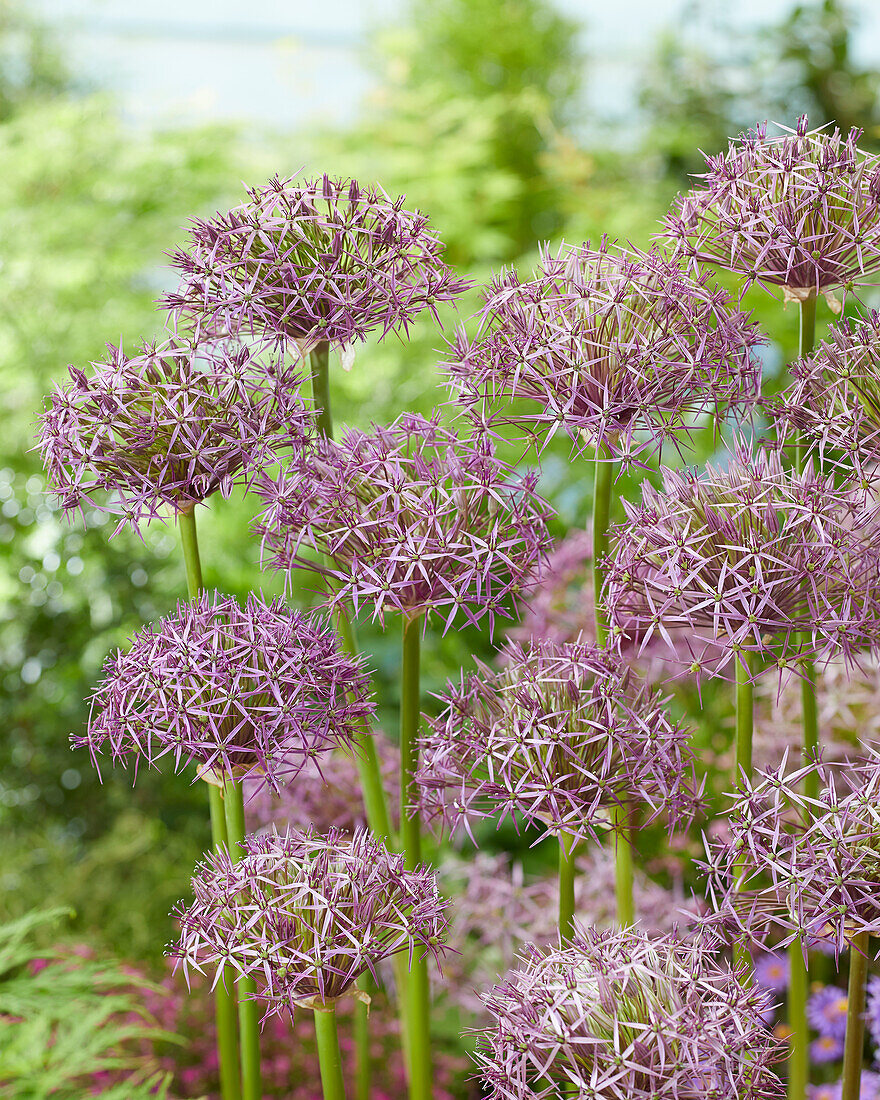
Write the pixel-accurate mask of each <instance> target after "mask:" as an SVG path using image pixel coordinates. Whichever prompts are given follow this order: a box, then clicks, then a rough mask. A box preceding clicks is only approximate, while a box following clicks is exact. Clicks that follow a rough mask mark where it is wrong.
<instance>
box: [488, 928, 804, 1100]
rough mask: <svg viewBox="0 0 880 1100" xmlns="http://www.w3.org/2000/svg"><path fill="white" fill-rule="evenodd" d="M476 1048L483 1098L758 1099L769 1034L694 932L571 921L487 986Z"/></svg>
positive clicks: (770, 1056)
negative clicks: (683, 936) (566, 934)
mask: <svg viewBox="0 0 880 1100" xmlns="http://www.w3.org/2000/svg"><path fill="white" fill-rule="evenodd" d="M485 1001H486V1006H487V1008H488V1009H489V1012H490V1013H491V1015H492V1017H493V1022H492V1025H491V1026H490V1027H489V1028H487V1029H486V1031H485V1032H484V1034H483V1036H482V1040H481V1045H480V1047H479V1048H478V1052H477V1060H478V1062H479V1065H480V1069H481V1072H482V1077H483V1080H484V1083H485V1086H486V1089H487V1095H488V1096H489V1097H491V1100H523V1098H524V1097H530V1098H531V1097H535V1098H536V1100H538V1098H547V1100H549V1098H551V1097H557V1096H560V1095H565V1094H566V1090H567V1089H568V1090H570V1091H571V1092H572V1095H576V1096H578V1097H590V1098H591V1100H657V1098H658V1097H662V1098H668V1100H697V1098H703V1097H709V1096H711V1097H717V1098H719V1100H722V1098H723V1100H769V1098H771V1097H778V1096H781V1095H783V1087H782V1084H781V1082H780V1080H779V1078H778V1076H777V1075H776V1073H775V1071H774V1069H773V1065H774V1063H775V1062H777V1061H779V1060H781V1058H782V1047H781V1044H780V1043H779V1042H778V1040H776V1039H775V1038H774V1037H773V1035H772V1034H771V1033H770V1032H769V1031H768V1029H767V1028H766V1026H765V1025H764V1023H763V1020H762V1018H761V1016H762V1012H763V1011H764V1009H765V1008H766V1004H767V994H766V993H763V992H761V991H759V990H755V989H753V988H747V987H745V986H743V985H742V984H741V983H740V982H739V981H738V980H737V978H736V976H735V975H734V973H733V972H732V971H731V969H730V968H729V966H727V965H726V964H725V963H723V962H721V961H719V960H718V959H717V957H716V956H715V955H714V953H713V952H712V951H711V950H709V949H708V948H707V946H706V945H705V944H703V943H701V942H699V941H695V942H687V943H686V942H683V941H681V940H678V939H676V938H675V937H673V936H657V937H648V936H646V935H645V934H644V933H643V932H638V931H635V930H633V929H626V930H619V929H615V930H613V931H609V932H600V931H598V930H597V929H582V928H578V927H576V929H575V934H574V937H573V939H572V942H571V944H570V945H568V944H567V945H566V946H565V947H563V948H559V947H553V948H549V949H546V950H543V951H541V950H538V949H537V948H532V949H531V951H529V952H528V953H527V954H526V956H525V957H524V965H523V966H522V967H520V969H518V970H515V971H513V973H511V974H510V975H508V977H507V979H506V980H505V981H504V982H502V983H501V984H500V985H498V986H496V987H495V989H493V990H492V991H491V993H489V994H488V995H487V996H486V998H485Z"/></svg>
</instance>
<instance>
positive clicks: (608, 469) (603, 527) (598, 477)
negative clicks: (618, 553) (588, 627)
mask: <svg viewBox="0 0 880 1100" xmlns="http://www.w3.org/2000/svg"><path fill="white" fill-rule="evenodd" d="M593 467H594V469H593V474H594V482H593V600H594V608H595V610H594V614H595V620H596V645H599V646H603V645H605V642H606V640H607V638H608V616H607V615H606V613H605V608H604V607H603V605H602V585H603V584H604V581H605V575H604V573H603V571H602V567H601V565H600V562H601V561H602V560H603V559H604V558H605V556H606V555H607V554H608V527H609V524H610V522H611V482H612V474H613V473H614V463H613V462H611V456H610V453H609V451H608V448H607V447H606V446H605V444H604V443H603V444H602V447H601V449H599V450H597V452H596V458H595V461H594V464H593Z"/></svg>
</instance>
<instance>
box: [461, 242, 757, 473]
mask: <svg viewBox="0 0 880 1100" xmlns="http://www.w3.org/2000/svg"><path fill="white" fill-rule="evenodd" d="M760 342H761V337H760V335H759V333H758V330H757V328H756V327H755V326H754V325H753V324H752V322H751V321H749V319H748V318H747V316H746V315H745V314H743V313H738V312H736V311H735V310H734V309H732V308H731V306H730V303H729V300H728V297H727V295H726V293H725V291H723V290H721V289H719V288H718V287H714V286H710V285H709V283H708V277H707V276H705V275H696V276H693V277H692V276H689V275H687V274H686V273H685V272H684V271H683V270H682V268H681V267H680V266H679V265H678V263H677V262H675V261H673V260H669V259H667V258H666V257H664V256H663V255H662V254H661V253H660V252H658V251H657V250H656V249H653V250H651V251H650V252H640V251H638V250H636V249H625V248H621V247H620V246H618V245H609V244H607V243H606V242H605V241H604V240H603V242H602V244H601V246H600V247H599V248H598V249H592V248H590V247H589V245H587V244H585V245H583V246H581V247H578V248H570V247H563V248H561V249H560V251H559V252H558V253H557V254H556V255H553V254H552V253H551V252H550V251H549V250H546V249H545V250H544V252H543V253H542V255H541V263H540V266H539V268H538V272H537V274H536V277H535V278H534V279H533V280H532V281H530V282H527V283H521V282H520V280H519V277H518V275H517V274H516V273H515V272H513V271H508V272H505V273H504V274H502V275H500V276H499V277H498V278H496V279H495V280H494V282H493V283H492V284H491V286H490V287H489V288H488V290H487V291H486V304H485V306H484V307H483V310H482V314H481V324H480V330H479V333H478V335H477V337H476V339H475V340H474V341H473V342H470V341H469V340H468V338H467V336H466V334H465V333H464V332H463V331H460V332H459V333H458V335H457V337H456V339H455V341H454V342H453V344H452V359H451V361H450V362H448V363H447V368H448V370H449V373H450V376H451V383H452V386H453V388H454V389H455V390H457V392H458V400H459V402H460V403H461V404H464V405H467V406H469V407H470V408H471V410H472V412H473V414H474V415H476V416H477V417H478V418H481V419H485V420H486V421H487V422H488V423H489V424H517V425H520V426H522V427H525V428H526V429H527V430H528V431H529V433H530V434H532V435H536V436H537V435H542V436H543V443H542V446H543V445H546V443H547V442H549V441H550V439H552V438H553V436H554V435H555V434H556V432H557V431H560V430H561V431H563V432H565V433H566V434H567V435H569V436H570V437H571V439H572V441H573V442H574V445H575V447H576V448H578V449H587V448H595V450H596V453H597V455H599V456H600V457H608V458H609V459H612V460H620V461H622V462H623V463H624V464H625V465H627V464H629V463H631V462H633V461H637V460H639V459H640V458H644V456H647V455H650V454H651V453H653V452H655V451H657V450H659V448H660V447H661V446H662V445H663V444H664V443H666V442H668V441H671V442H673V444H674V445H675V446H678V445H679V444H680V443H681V442H682V440H683V439H685V438H686V436H687V433H688V431H689V430H690V428H691V427H692V425H693V422H694V418H695V417H696V416H697V415H698V414H699V413H701V412H707V411H711V412H717V411H718V410H719V408H720V407H721V406H723V405H725V404H728V403H733V404H737V403H746V404H751V403H752V402H753V401H754V400H755V398H756V397H757V395H758V393H759V391H760V370H759V368H758V365H757V361H756V359H755V357H754V356H753V355H752V354H751V349H752V348H753V347H754V346H755V345H756V344H758V343H760ZM521 399H522V400H521ZM520 400H521V404H519V405H517V406H515V407H511V403H512V402H520Z"/></svg>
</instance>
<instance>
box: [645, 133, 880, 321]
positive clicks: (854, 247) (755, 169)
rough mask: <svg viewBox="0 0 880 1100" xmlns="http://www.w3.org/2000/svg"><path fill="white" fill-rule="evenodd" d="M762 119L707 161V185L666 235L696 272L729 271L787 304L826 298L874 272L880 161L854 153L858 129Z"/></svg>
mask: <svg viewBox="0 0 880 1100" xmlns="http://www.w3.org/2000/svg"><path fill="white" fill-rule="evenodd" d="M807 125H808V124H807V119H806V117H803V118H801V119H799V120H798V124H797V128H796V129H795V130H790V129H788V128H787V127H780V130H782V131H783V132H782V133H781V134H779V135H778V136H768V134H767V125H766V123H764V124H763V125H762V126H758V127H757V128H756V129H755V130H753V131H750V132H749V133H748V134H746V135H744V136H742V137H741V138H740V139H739V141H738V142H731V144H730V146H729V148H728V150H727V152H726V153H722V154H719V155H718V156H717V157H707V159H706V168H707V171H706V172H705V173H704V175H703V176H702V177H701V178H702V179H703V180H705V184H704V186H703V187H701V188H699V189H698V190H696V191H692V192H690V194H688V195H685V196H684V197H683V198H682V197H680V198H679V199H678V200H677V201H676V203H675V205H674V207H673V210H672V212H671V213H670V214H669V215H668V216H667V218H666V231H665V233H664V236H665V237H667V238H671V239H672V240H673V241H675V242H676V244H677V247H678V251H679V253H680V254H682V255H683V256H686V257H687V258H689V259H690V260H691V261H692V263H693V264H694V266H695V267H696V266H697V265H699V264H706V265H710V266H712V267H722V268H726V269H727V270H728V271H734V272H737V273H738V274H739V275H742V276H744V278H745V289H748V287H750V286H751V285H752V283H759V284H760V285H761V286H763V287H765V288H766V289H769V288H771V287H780V288H781V289H782V292H783V295H784V297H785V298H786V299H789V300H795V301H803V300H804V299H806V298H811V297H815V296H816V295H818V294H820V293H825V294H830V293H831V292H832V291H834V290H836V289H839V288H842V289H848V288H849V286H850V285H851V284H853V283H862V284H864V283H867V282H872V281H874V280H875V279H876V277H877V275H878V274H880V158H878V157H876V156H874V155H868V154H866V153H863V152H862V151H861V150H860V149H859V147H858V140H859V138H860V137H861V133H862V132H861V130H856V129H854V130H851V131H850V133H849V136H848V137H847V138H846V140H844V139H843V138H842V137H841V135H840V131H839V130H833V131H830V132H827V131H825V130H808V129H807Z"/></svg>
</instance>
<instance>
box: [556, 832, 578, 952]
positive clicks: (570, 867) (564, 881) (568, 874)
mask: <svg viewBox="0 0 880 1100" xmlns="http://www.w3.org/2000/svg"><path fill="white" fill-rule="evenodd" d="M575 846H576V841H575V838H574V837H573V836H572V835H571V834H570V833H560V834H559V938H560V940H569V939H571V934H572V932H573V931H574V850H575Z"/></svg>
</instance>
